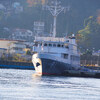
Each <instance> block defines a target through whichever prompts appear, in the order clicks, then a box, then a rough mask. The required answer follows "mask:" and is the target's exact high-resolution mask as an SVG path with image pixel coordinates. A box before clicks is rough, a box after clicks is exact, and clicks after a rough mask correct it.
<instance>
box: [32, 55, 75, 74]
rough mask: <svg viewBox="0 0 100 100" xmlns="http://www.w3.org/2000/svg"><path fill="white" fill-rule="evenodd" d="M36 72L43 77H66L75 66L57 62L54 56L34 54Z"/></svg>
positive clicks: (33, 60)
mask: <svg viewBox="0 0 100 100" xmlns="http://www.w3.org/2000/svg"><path fill="white" fill-rule="evenodd" d="M32 62H33V64H34V67H35V70H36V72H37V73H38V74H41V75H66V74H69V73H68V71H69V70H72V69H73V68H74V66H72V65H71V64H68V63H65V62H62V61H57V60H56V59H55V58H54V57H53V56H50V55H45V54H42V55H41V54H34V55H33V57H32Z"/></svg>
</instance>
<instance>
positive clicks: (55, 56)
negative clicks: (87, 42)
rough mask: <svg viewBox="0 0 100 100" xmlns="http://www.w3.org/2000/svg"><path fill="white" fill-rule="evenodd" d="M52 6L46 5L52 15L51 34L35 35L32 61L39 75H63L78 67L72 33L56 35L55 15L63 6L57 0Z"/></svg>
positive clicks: (77, 56)
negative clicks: (70, 34) (67, 35)
mask: <svg viewBox="0 0 100 100" xmlns="http://www.w3.org/2000/svg"><path fill="white" fill-rule="evenodd" d="M52 3H53V5H52V6H46V7H47V8H48V10H50V12H51V13H52V15H53V17H54V24H53V36H51V37H39V36H37V37H35V40H34V46H33V51H34V54H33V56H32V62H33V64H34V67H35V70H36V72H37V73H39V74H40V75H64V74H67V73H69V72H70V70H78V69H79V68H80V55H79V52H78V49H77V44H76V41H75V36H74V34H73V35H72V36H71V37H67V38H66V37H62V38H59V37H56V17H57V15H58V14H60V12H62V11H63V10H64V9H65V7H61V6H60V5H59V3H58V2H57V0H56V1H55V2H52Z"/></svg>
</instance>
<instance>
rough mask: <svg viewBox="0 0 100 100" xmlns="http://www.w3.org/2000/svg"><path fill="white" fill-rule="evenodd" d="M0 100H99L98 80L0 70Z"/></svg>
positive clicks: (99, 85)
mask: <svg viewBox="0 0 100 100" xmlns="http://www.w3.org/2000/svg"><path fill="white" fill-rule="evenodd" d="M0 100H100V79H94V78H76V77H49V76H43V77H41V76H38V75H37V74H35V72H34V71H32V70H14V69H0Z"/></svg>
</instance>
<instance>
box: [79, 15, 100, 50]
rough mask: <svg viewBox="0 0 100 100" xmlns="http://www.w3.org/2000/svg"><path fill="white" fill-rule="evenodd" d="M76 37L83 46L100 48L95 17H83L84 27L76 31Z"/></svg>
mask: <svg viewBox="0 0 100 100" xmlns="http://www.w3.org/2000/svg"><path fill="white" fill-rule="evenodd" d="M77 39H78V42H79V44H80V45H81V46H83V47H84V48H90V49H92V48H96V49H99V48H100V45H99V43H100V24H99V23H98V22H97V18H96V17H93V16H90V17H89V18H87V19H85V28H84V29H82V30H79V31H78V34H77Z"/></svg>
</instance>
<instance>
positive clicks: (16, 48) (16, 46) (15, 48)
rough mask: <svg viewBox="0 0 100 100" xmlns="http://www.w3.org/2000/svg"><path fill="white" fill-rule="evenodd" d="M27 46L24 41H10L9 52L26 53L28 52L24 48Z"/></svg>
mask: <svg viewBox="0 0 100 100" xmlns="http://www.w3.org/2000/svg"><path fill="white" fill-rule="evenodd" d="M25 48H26V45H25V44H24V43H23V42H16V43H13V42H12V43H10V46H9V53H10V54H25V53H26V52H25V51H24V49H25Z"/></svg>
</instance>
